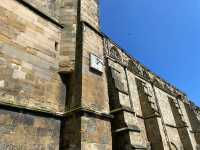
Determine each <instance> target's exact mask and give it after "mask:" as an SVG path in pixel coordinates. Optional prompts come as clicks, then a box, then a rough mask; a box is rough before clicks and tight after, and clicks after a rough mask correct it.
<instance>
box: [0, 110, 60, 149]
mask: <svg viewBox="0 0 200 150" xmlns="http://www.w3.org/2000/svg"><path fill="white" fill-rule="evenodd" d="M0 135H1V138H0V149H1V150H41V149H43V150H59V136H60V121H59V120H56V119H52V118H48V117H40V116H37V115H33V114H27V113H24V112H16V111H13V110H4V109H1V110H0Z"/></svg>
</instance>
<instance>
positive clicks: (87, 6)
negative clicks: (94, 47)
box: [81, 0, 99, 30]
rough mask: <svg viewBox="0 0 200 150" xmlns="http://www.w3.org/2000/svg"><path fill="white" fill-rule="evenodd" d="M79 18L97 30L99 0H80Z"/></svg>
mask: <svg viewBox="0 0 200 150" xmlns="http://www.w3.org/2000/svg"><path fill="white" fill-rule="evenodd" d="M81 20H82V21H85V22H87V23H89V24H90V25H91V26H92V27H94V28H95V29H97V30H99V0H81Z"/></svg>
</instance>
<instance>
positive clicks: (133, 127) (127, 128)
mask: <svg viewBox="0 0 200 150" xmlns="http://www.w3.org/2000/svg"><path fill="white" fill-rule="evenodd" d="M128 131H131V132H138V133H140V132H141V130H140V128H139V127H137V126H134V125H131V126H127V127H124V128H120V129H117V130H115V131H114V133H122V132H128Z"/></svg>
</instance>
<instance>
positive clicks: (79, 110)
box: [62, 107, 114, 120]
mask: <svg viewBox="0 0 200 150" xmlns="http://www.w3.org/2000/svg"><path fill="white" fill-rule="evenodd" d="M74 113H82V114H83V113H87V114H89V115H93V116H96V117H100V118H105V119H109V120H110V119H113V118H114V117H113V115H111V114H107V113H102V112H99V111H95V110H92V109H90V108H86V107H77V108H74V109H72V110H70V111H68V112H65V113H63V114H62V115H63V116H64V117H69V116H71V115H72V114H74Z"/></svg>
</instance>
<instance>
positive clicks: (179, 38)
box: [100, 0, 200, 106]
mask: <svg viewBox="0 0 200 150" xmlns="http://www.w3.org/2000/svg"><path fill="white" fill-rule="evenodd" d="M100 4H101V12H100V13H101V15H100V16H101V28H102V31H103V32H104V33H106V34H107V35H108V36H110V37H111V38H112V39H113V40H114V41H116V42H117V43H118V44H119V45H120V46H121V47H123V48H124V49H126V50H127V51H128V53H129V54H131V55H132V56H133V57H135V58H136V59H138V60H139V61H140V62H141V63H143V64H144V65H145V66H147V67H148V68H149V69H150V70H152V71H153V72H155V73H157V74H158V75H160V76H161V77H163V78H164V79H166V80H167V81H169V82H170V83H171V84H173V85H175V86H176V87H178V88H179V89H180V90H182V91H184V92H186V93H187V95H188V97H189V98H190V99H191V100H193V101H194V102H195V103H196V104H198V105H199V106H200V91H199V89H200V0H100Z"/></svg>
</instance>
